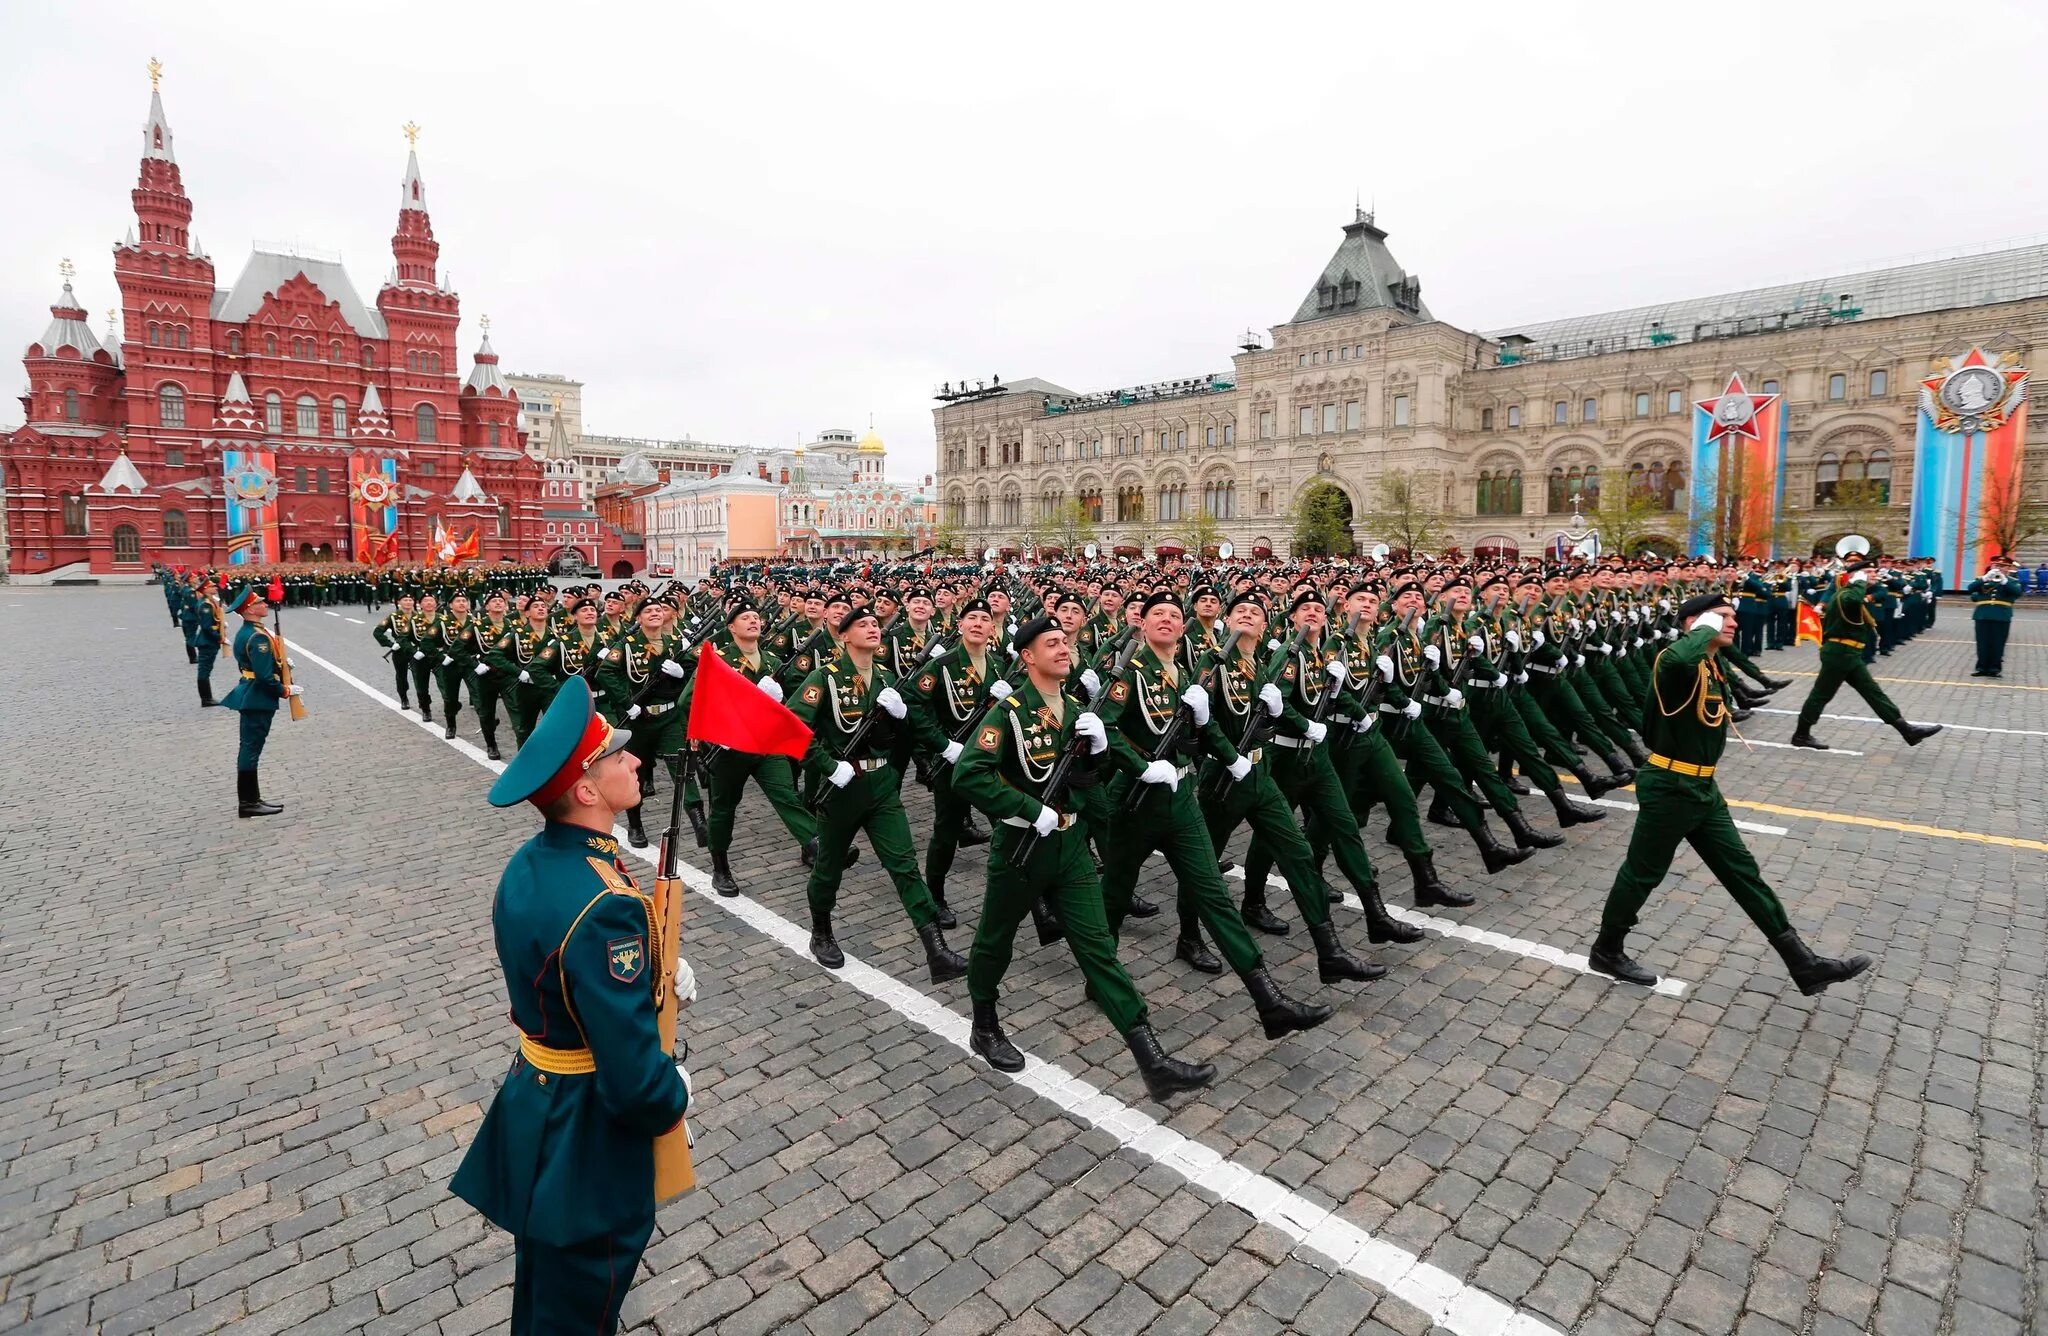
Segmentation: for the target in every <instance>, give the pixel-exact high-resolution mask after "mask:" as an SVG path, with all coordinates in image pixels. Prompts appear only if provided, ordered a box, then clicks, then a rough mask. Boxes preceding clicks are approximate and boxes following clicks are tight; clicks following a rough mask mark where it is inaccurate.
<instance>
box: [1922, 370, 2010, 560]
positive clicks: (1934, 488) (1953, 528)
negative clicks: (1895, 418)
mask: <svg viewBox="0 0 2048 1336" xmlns="http://www.w3.org/2000/svg"><path fill="white" fill-rule="evenodd" d="M2026 435H2027V369H2026V368H2025V367H2023V366H2021V365H2019V362H2018V360H2017V359H2016V358H2014V357H2013V356H2012V354H2010V353H2001V354H1998V355H1997V356H1995V357H1994V356H1992V355H1991V354H1988V353H1986V352H1985V351H1984V350H1983V349H1982V348H1972V349H1971V350H1970V351H1969V353H1968V354H1967V355H1966V356H1963V357H1959V358H1945V359H1941V360H1938V361H1937V362H1936V363H1935V365H1934V374H1933V375H1931V376H1929V377H1928V378H1927V379H1926V380H1923V381H1921V382H1920V411H1919V415H1918V422H1917V429H1916V431H1915V434H1914V440H1913V501H1912V506H1911V508H1910V514H1911V518H1910V522H1909V525H1908V528H1907V531H1906V550H1907V552H1908V553H1909V554H1910V555H1912V556H1915V557H1932V558H1934V560H1935V564H1936V565H1937V566H1938V567H1939V568H1940V569H1941V570H1942V571H1944V572H1946V574H1947V577H1948V582H1949V583H1950V584H1952V585H1962V584H1967V583H1969V581H1970V580H1972V579H1974V578H1975V577H1976V576H1977V575H1978V574H1980V573H1981V572H1982V571H1983V569H1984V564H1985V563H1986V562H1988V561H1989V560H1990V559H1991V558H1992V557H1994V556H1999V555H2002V554H2003V555H2009V554H2007V553H2006V549H2007V548H2008V547H2009V546H2011V545H2012V544H2013V543H2014V542H2015V541H2016V540H2017V537H2018V532H2019V525H2020V519H2021V508H2022V506H2023V504H2024V498H2023V497H2022V495H2021V492H2020V456H2021V451H2022V447H2023V445H2024V442H2025V440H2026Z"/></svg>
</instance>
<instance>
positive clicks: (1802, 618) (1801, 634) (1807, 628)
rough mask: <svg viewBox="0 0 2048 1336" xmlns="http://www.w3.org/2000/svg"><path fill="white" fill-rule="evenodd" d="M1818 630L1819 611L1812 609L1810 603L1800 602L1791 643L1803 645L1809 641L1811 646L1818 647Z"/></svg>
mask: <svg viewBox="0 0 2048 1336" xmlns="http://www.w3.org/2000/svg"><path fill="white" fill-rule="evenodd" d="M1820 629H1821V617H1820V609H1819V608H1816V607H1814V606H1813V604H1811V603H1805V602H1802V603H1801V604H1800V605H1799V616H1798V617H1797V618H1796V619H1795V620H1794V623H1793V632H1794V638H1793V643H1794V644H1795V645H1804V644H1806V643H1807V642H1809V641H1811V642H1812V643H1813V644H1816V645H1818V644H1819V643H1820V639H1821V630H1820Z"/></svg>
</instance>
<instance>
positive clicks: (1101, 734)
mask: <svg viewBox="0 0 2048 1336" xmlns="http://www.w3.org/2000/svg"><path fill="white" fill-rule="evenodd" d="M1074 736H1075V737H1077V738H1086V739H1088V751H1089V754H1090V755H1093V756H1100V755H1101V754H1102V753H1104V752H1106V751H1108V750H1109V730H1108V729H1106V728H1104V727H1103V726H1102V716H1101V715H1099V714H1096V713H1095V712H1094V711H1092V710H1084V711H1082V712H1081V713H1080V714H1078V715H1076V716H1074Z"/></svg>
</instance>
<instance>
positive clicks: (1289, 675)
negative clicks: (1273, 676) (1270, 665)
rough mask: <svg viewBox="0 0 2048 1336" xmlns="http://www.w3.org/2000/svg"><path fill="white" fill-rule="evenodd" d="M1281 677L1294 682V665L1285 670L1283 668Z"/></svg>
mask: <svg viewBox="0 0 2048 1336" xmlns="http://www.w3.org/2000/svg"><path fill="white" fill-rule="evenodd" d="M1280 676H1282V677H1284V678H1286V679H1287V680H1288V681H1290V682H1292V681H1293V680H1294V665H1293V664H1291V663H1290V664H1288V665H1287V666H1286V667H1285V668H1282V669H1281V670H1280Z"/></svg>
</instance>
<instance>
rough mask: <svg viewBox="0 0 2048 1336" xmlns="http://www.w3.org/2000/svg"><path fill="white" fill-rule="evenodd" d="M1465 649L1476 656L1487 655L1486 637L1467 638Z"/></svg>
mask: <svg viewBox="0 0 2048 1336" xmlns="http://www.w3.org/2000/svg"><path fill="white" fill-rule="evenodd" d="M1465 647H1466V648H1467V649H1469V650H1471V651H1472V652H1473V653H1474V654H1484V653H1486V637H1485V636H1467V637H1465Z"/></svg>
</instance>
